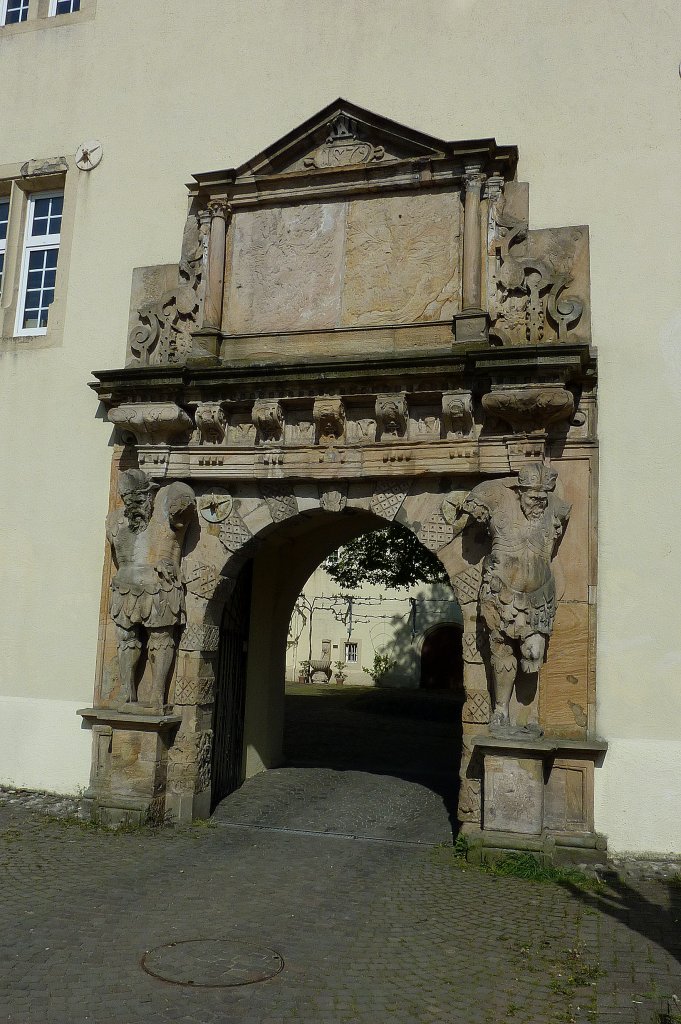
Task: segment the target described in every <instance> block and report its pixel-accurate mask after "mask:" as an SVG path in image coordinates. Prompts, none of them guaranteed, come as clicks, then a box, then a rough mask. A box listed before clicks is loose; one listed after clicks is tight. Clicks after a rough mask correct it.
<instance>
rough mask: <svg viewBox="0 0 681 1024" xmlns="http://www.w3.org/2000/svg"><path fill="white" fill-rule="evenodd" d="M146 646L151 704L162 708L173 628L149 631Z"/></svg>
mask: <svg viewBox="0 0 681 1024" xmlns="http://www.w3.org/2000/svg"><path fill="white" fill-rule="evenodd" d="M147 645H148V651H149V661H150V662H151V704H152V707H163V705H164V703H165V696H166V686H167V683H168V676H169V675H170V670H171V668H172V665H173V655H174V653H175V627H174V626H168V627H165V628H163V629H149V630H148V640H147Z"/></svg>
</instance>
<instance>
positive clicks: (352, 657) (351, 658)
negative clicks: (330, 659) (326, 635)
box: [345, 642, 358, 665]
mask: <svg viewBox="0 0 681 1024" xmlns="http://www.w3.org/2000/svg"><path fill="white" fill-rule="evenodd" d="M357 654H358V651H357V644H356V643H352V642H348V643H346V645H345V662H346V664H347V665H356V664H357Z"/></svg>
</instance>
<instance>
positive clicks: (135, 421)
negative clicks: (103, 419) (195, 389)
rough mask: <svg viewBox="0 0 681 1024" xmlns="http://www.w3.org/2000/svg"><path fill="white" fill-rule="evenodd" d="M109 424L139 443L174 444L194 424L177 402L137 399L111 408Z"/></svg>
mask: <svg viewBox="0 0 681 1024" xmlns="http://www.w3.org/2000/svg"><path fill="white" fill-rule="evenodd" d="M108 415H109V423H113V424H114V426H116V427H118V428H119V429H120V430H122V431H123V433H124V434H127V435H132V437H133V438H134V440H135V443H136V444H173V443H174V442H175V443H176V442H177V439H178V437H180V436H181V435H183V434H187V433H188V431H189V430H191V428H192V426H193V424H192V421H191V418H190V417H189V416H188V415H187V413H186V412H185V411H184V409H181V408H180V406H179V405H176V404H175V403H174V402H136V403H130V404H127V405H119V406H116V408H114V409H110V410H109V414H108Z"/></svg>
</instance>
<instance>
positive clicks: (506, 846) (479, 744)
mask: <svg viewBox="0 0 681 1024" xmlns="http://www.w3.org/2000/svg"><path fill="white" fill-rule="evenodd" d="M472 745H473V749H474V751H475V752H476V753H477V754H478V755H479V756H480V757H481V759H482V770H483V788H482V789H483V791H482V816H481V817H482V820H481V827H480V829H477V828H474V827H472V828H466V829H465V831H466V834H467V836H468V838H469V840H470V841H471V842H472V843H473V845H474V846H477V847H478V848H481V849H486V850H487V851H491V850H496V851H503V850H532V851H537V852H539V853H540V854H542V855H543V856H548V857H549V859H551V860H553V859H557V860H559V861H573V862H582V861H594V860H603V859H604V854H605V849H606V842H605V840H604V838H603V837H602V836H599V835H598V834H597V833H596V832H594V822H593V772H594V765H595V764H597V763H599V762H600V761H601V760H602V758H603V756H604V754H605V751H606V750H607V743H605V741H603V740H599V739H584V740H576V739H561V738H552V737H546V736H542V737H537V738H534V737H529V736H528V737H527V738H525V737H518V736H508V737H505V736H504V737H502V736H480V735H478V736H475V737H474V738H473V741H472Z"/></svg>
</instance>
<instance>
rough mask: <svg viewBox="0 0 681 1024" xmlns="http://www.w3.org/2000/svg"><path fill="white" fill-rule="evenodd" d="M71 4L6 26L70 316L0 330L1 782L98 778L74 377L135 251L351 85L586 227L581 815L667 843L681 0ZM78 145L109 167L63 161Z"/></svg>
mask: <svg viewBox="0 0 681 1024" xmlns="http://www.w3.org/2000/svg"><path fill="white" fill-rule="evenodd" d="M42 6H44V5H42ZM83 8H84V11H83V14H82V16H78V15H71V16H65V17H63V20H61V19H60V18H54V19H49V18H40V17H38V15H39V14H40V13H41V9H42V7H41V4H40V3H39V2H38V3H36V0H32V6H31V20H30V22H28V23H26V25H22V26H17V27H12V26H8V27H5V28H0V76H1V77H2V92H3V95H4V96H6V97H11V101H8V106H7V108H6V111H5V113H4V115H3V128H2V133H1V135H0V180H2V178H3V174H4V175H5V176H6V175H7V174H11V173H13V171H12V169H13V168H16V167H17V166H20V165H21V164H23V163H24V162H25V161H27V160H30V159H46V158H51V157H55V156H60V155H66V157H67V158H68V161H69V170H68V172H67V175H66V190H67V197H68V198H67V202H68V203H70V204H71V218H70V224H69V225H68V226H66V227H65V241H66V242H67V243H68V259H65V260H63V261H62V263H61V265H60V272H59V279H58V296H57V300H56V302H57V305H56V306H55V310H57V309H58V310H59V315H58V316H56V315H55V320H54V323H53V324H51V326H50V330H49V332H48V336H47V338H46V339H40V340H39V341H36V340H35V339H31V338H27V339H25V340H23V341H22V342H20V343H16V342H15V341H13V340H12V339H11V338H10V339H8V340H4V339H3V341H2V343H0V416H1V417H2V420H3V437H4V439H5V443H4V444H3V446H2V451H1V453H0V478H1V479H2V487H1V488H0V494H1V499H0V500H1V502H2V524H3V528H2V534H1V541H0V543H1V552H0V565H1V566H2V590H1V598H2V605H3V607H2V614H1V615H0V623H1V625H0V631H1V637H2V654H3V658H2V669H1V670H0V671H1V677H0V697H1V701H0V779H2V780H3V781H8V782H10V781H11V782H13V783H15V784H17V785H30V786H43V787H45V788H48V789H56V790H60V789H63V790H66V789H69V790H72V789H74V788H75V787H77V786H79V785H84V784H85V783H86V781H87V777H88V771H89V737H88V736H86V735H84V734H83V733H82V732H81V726H80V720H79V719H77V718H76V716H75V714H73V713H72V712H75V709H76V707H78V706H81V705H83V704H86V703H87V702H88V701H89V699H90V695H91V691H92V679H93V674H94V669H95V651H96V639H97V629H98V615H99V595H100V574H101V564H102V551H103V545H104V530H103V522H104V516H105V512H106V503H107V495H108V490H109V472H110V458H109V455H110V452H109V449H108V448H107V441H108V439H109V437H110V428H109V427H108V426H106V425H104V424H103V423H102V422H101V416H100V415H98V411H97V405H96V400H95V399H94V397H93V395H92V393H91V392H89V391H88V389H87V387H86V382H87V380H88V377H89V371H90V370H91V369H100V368H106V367H115V366H120V365H122V363H123V359H124V353H125V338H126V329H127V327H126V325H127V319H128V302H129V295H130V280H131V273H132V269H133V267H135V266H142V265H151V264H160V263H172V262H175V261H176V260H177V258H178V251H177V250H178V239H179V238H180V237H181V233H182V225H183V222H184V217H185V210H186V199H185V193H184V191H183V188H182V183H183V182H184V181H187V180H188V179H189V176H190V174H191V173H192V172H193V171H203V170H207V169H212V168H221V167H224V166H237V165H238V164H240V163H241V162H242V161H244V160H246V159H247V158H248V157H249V156H251V155H252V154H253V153H256V152H258V151H260V150H261V149H262V148H263V147H264V146H265V145H267V144H269V143H270V142H271V141H272V140H274V139H276V138H278V137H280V136H281V135H282V134H283V133H284V132H286V131H287V130H288V129H289V128H292V127H294V126H295V125H296V124H298V123H300V122H301V121H303V120H304V119H305V118H306V117H308V116H309V115H310V114H311V113H313V112H314V111H316V110H318V109H320V108H321V107H322V106H324V105H325V104H326V103H328V102H329V101H330V100H331V99H333V98H334V97H335V96H338V95H343V96H347V97H348V98H349V99H351V100H353V101H355V102H357V103H359V104H362V105H363V106H365V107H368V108H370V109H372V110H376V111H380V112H381V113H382V114H384V115H386V116H388V117H391V118H393V119H395V120H397V121H399V122H401V123H404V124H408V125H413V126H414V127H416V128H419V129H421V130H423V131H426V132H430V133H432V134H434V135H436V136H440V137H444V138H450V139H456V138H461V139H471V138H480V137H486V136H494V137H496V139H497V141H498V142H500V143H502V144H515V145H517V146H518V148H519V151H520V170H521V176H522V178H523V179H524V180H529V181H531V182H532V211H531V216H532V223H533V225H534V226H535V227H542V226H546V225H551V224H555V223H559V224H589V225H590V232H591V273H592V283H591V296H592V324H593V337H594V342H595V345H596V347H597V349H598V354H599V362H600V424H599V434H600V439H601V480H600V525H599V540H600V582H599V589H600V594H599V623H598V633H599V639H598V700H599V706H598V727H599V731H600V733H601V735H602V736H604V737H605V738H606V739H607V740H608V742H609V745H610V747H609V751H608V754H607V756H606V758H605V762H604V764H603V766H602V767H601V768H600V769H598V770H597V772H596V781H595V786H596V828H597V829H598V830H599V831H600V832H603V833H605V834H606V835H607V836H608V839H609V845H610V849H611V850H613V851H616V852H620V851H625V850H629V851H647V850H650V851H656V852H660V853H665V852H677V853H678V852H680V851H681V788H680V787H679V785H678V779H679V777H680V769H681V735H680V734H679V722H680V721H681V685H680V683H681V678H680V677H681V644H680V641H679V636H680V635H681V634H680V632H679V628H678V615H679V608H680V607H681V556H680V555H679V553H678V551H677V548H676V545H675V544H674V538H675V535H676V518H677V514H678V509H679V507H681V474H679V473H678V472H676V465H677V462H678V451H679V449H680V441H681V439H680V437H679V434H680V433H681V408H680V406H681V398H680V397H679V396H680V395H681V387H680V383H681V355H680V353H681V289H680V287H679V274H678V266H677V264H678V260H677V258H676V255H675V252H674V242H673V241H672V242H671V243H670V240H675V239H676V238H677V237H678V235H679V228H680V227H681V224H680V221H681V209H680V207H679V202H678V183H677V181H676V177H675V174H674V170H673V169H674V168H676V167H677V165H678V157H679V152H678V134H677V133H678V97H679V91H680V89H681V80H680V79H679V73H678V61H679V52H678V42H677V41H678V38H679V31H680V30H681V10H679V8H678V5H677V4H675V3H671V2H666V0H663V2H659V3H657V4H655V5H650V4H647V3H643V2H642V0H619V2H617V3H614V2H605V3H599V4H593V3H590V2H586V0H577V2H576V3H574V4H572V5H571V7H570V9H569V16H568V14H567V12H566V9H565V8H564V7H563V6H562V5H555V4H546V3H542V2H539V0H530V2H528V3H525V4H523V5H522V8H521V7H519V6H518V5H499V4H497V3H493V2H491V0H476V2H475V3H473V2H472V0H455V2H454V0H449V2H446V3H445V2H443V0H420V2H419V3H415V2H413V0H372V3H370V4H367V3H365V2H364V0H345V2H344V3H342V4H339V3H337V0H297V2H292V0H268V2H264V0H248V2H244V0H200V2H198V3H194V4H191V5H188V4H186V3H183V2H180V0H166V2H164V3H163V4H161V3H158V2H153V0H152V2H147V3H139V0H118V2H117V3H115V4H113V3H109V2H107V0H98V3H97V4H96V5H95V3H94V2H90V3H89V4H85V3H84V4H83ZM86 8H87V9H86ZM10 111H11V114H10ZM89 139H98V140H100V141H101V143H102V145H103V150H104V157H103V160H102V162H101V164H100V165H99V166H98V167H97V168H96V169H95V170H93V171H91V172H86V171H78V170H77V169H76V168H75V165H74V161H73V155H74V154H75V152H76V150H77V147H78V146H79V145H80V144H81V143H83V142H85V141H86V140H89ZM66 271H68V273H67V272H66ZM10 301H11V299H10V296H8V295H7V294H5V295H3V298H2V302H3V306H5V305H7V304H8V303H10ZM5 333H6V332H5ZM653 504H654V506H655V508H654V513H655V514H654V516H653V515H652V514H651V512H652V509H651V506H652V505H653ZM18 736H20V737H21V749H20V750H19V749H18V742H17V737H18Z"/></svg>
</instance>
